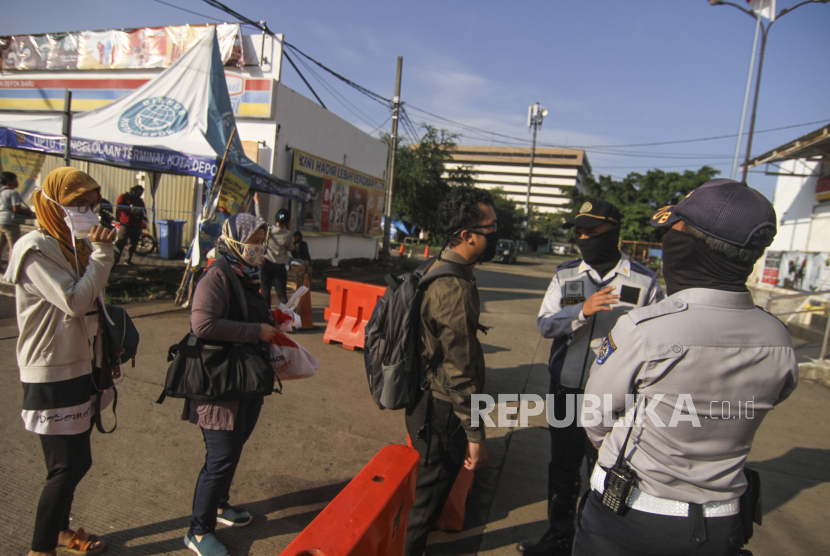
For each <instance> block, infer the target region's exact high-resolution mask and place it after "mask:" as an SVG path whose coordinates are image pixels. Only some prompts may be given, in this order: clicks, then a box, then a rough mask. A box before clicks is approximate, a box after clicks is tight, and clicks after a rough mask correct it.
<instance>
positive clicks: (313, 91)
mask: <svg viewBox="0 0 830 556" xmlns="http://www.w3.org/2000/svg"><path fill="white" fill-rule="evenodd" d="M283 54H284V55H285V59H286V60H288V63H289V64H291V67H292V68H294V71H296V72H297V74H298V75H299V76H300V79H302V80H303V83H305V85H306V87H308V90H309V91H311V93H312V94H313V95H314V98H316V99H317V102H319V103H320V106H322V107H323V108H326V104H325V103H324V102H323V100H322V99H321V98H320V96H319V95H318V94H317V92H316V91H315V90H314V87H312V86H311V84H310V83H309V82H308V81H307V80H306V78H305V76H304V75H303V73H302V72H301V71H300V68H298V67H297V65H296V64H295V63H294V60H292V59H291V56H289V55H288V52H285V51H283ZM326 110H328V108H326Z"/></svg>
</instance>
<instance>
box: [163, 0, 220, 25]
mask: <svg viewBox="0 0 830 556" xmlns="http://www.w3.org/2000/svg"><path fill="white" fill-rule="evenodd" d="M153 1H154V2H158V3H159V4H164V5H165V6H170V7H171V8H176V9H177V10H181V11H183V12H187V13H189V14H193V15H198V16H199V17H205V18H207V19H212V20H213V21H216V22H217V23H225V22H224V21H222V20H221V19H216V18H215V17H210V16H209V15H205V14H200V13H199V12H194V11H192V10H188V9H186V8H182V7H181V6H176V5H175V4H169V3H167V2H162V0H153Z"/></svg>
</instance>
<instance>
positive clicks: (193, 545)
mask: <svg viewBox="0 0 830 556" xmlns="http://www.w3.org/2000/svg"><path fill="white" fill-rule="evenodd" d="M184 545H185V546H186V547H187V548H189V549H190V550H192V551H193V552H195V553H196V554H198V555H199V556H228V549H227V548H225V545H224V544H222V543H221V542H219V539H217V538H216V535H214V534H213V533H208V534H206V535H203V536H202V541H201V542H199V541H197V540H196V535H194V534H193V533H192V532H191V531H188V532H187V534H186V535H185V536H184Z"/></svg>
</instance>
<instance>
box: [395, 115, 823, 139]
mask: <svg viewBox="0 0 830 556" xmlns="http://www.w3.org/2000/svg"><path fill="white" fill-rule="evenodd" d="M409 107H410V108H412V109H413V110H416V111H418V112H422V113H424V114H428V115H430V116H432V117H433V118H437V119H438V120H440V121H444V122H447V123H451V124H454V125H457V126H458V127H461V128H464V129H469V130H472V131H478V132H481V133H484V134H486V135H488V136H498V137H505V138H507V139H513V140H515V141H520V142H522V143H530V139H525V138H523V137H515V136H513V135H505V134H504V133H497V132H495V131H491V130H487V129H482V128H480V127H475V126H471V125H468V124H464V123H461V122H457V121H454V120H451V119H449V118H445V117H443V116H439V115H438V114H433V113H432V112H428V111H427V110H424V109H423V108H418V107H417V106H413V105H411V104H410V105H409ZM829 121H830V120H826V119H825V120H818V121H814V122H807V123H803V124H794V125H788V126H782V127H775V128H770V129H764V130H759V131H756V132H755V133H767V132H771V131H780V130H783V129H792V128H795V127H804V126H808V125H816V124H823V123H826V122H829ZM737 136H738V134H737V133H732V134H729V135H718V136H713V137H702V138H699V139H680V140H675V141H659V142H651V143H632V144H630V145H581V146H573V147H564V148H575V149H585V150H588V149H609V148H616V149H621V148H630V147H647V146H656V145H674V144H678V143H695V142H699V141H713V140H716V139H728V138H731V137H737ZM539 144H540V145H542V144H544V145H547V146H552V147H559V148H563V147H562V145H556V144H551V143H541V142H540V143H539Z"/></svg>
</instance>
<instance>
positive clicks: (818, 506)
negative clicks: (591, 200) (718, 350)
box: [0, 258, 830, 556]
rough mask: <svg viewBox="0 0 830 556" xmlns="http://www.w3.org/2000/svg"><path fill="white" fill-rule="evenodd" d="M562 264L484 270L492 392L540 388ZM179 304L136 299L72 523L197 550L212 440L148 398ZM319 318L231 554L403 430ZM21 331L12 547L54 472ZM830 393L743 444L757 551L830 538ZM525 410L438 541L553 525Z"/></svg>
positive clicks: (184, 315) (9, 360)
mask: <svg viewBox="0 0 830 556" xmlns="http://www.w3.org/2000/svg"><path fill="white" fill-rule="evenodd" d="M553 267H554V263H552V262H550V261H549V260H545V259H533V258H520V260H519V264H517V265H514V266H503V265H493V264H488V265H485V267H484V268H483V269H482V270H480V271H477V272H478V274H479V281H478V284H479V288H480V291H481V298H482V302H483V311H482V322H483V324H485V325H488V326H492V327H493V329H492V330H491V331H490V333H489V334H488V335H487V336H486V337H483V338H482V343H483V344H484V349H485V351H486V358H487V365H488V376H487V388H486V393H488V394H490V395H493V396H497V395H498V394H519V393H537V394H544V393H545V392H546V390H547V372H546V360H547V354H548V351H549V349H550V341H549V340H541V339H540V338H539V334H538V332H537V330H536V326H535V316H536V313H537V311H538V307H539V304H540V302H541V298H542V296H543V294H544V291H545V289H546V288H547V285H548V283H549V280H550V276H551V273H552V271H553ZM312 299H313V305H314V307H315V310H314V317H315V318H314V320H315V323H317V324H319V325H321V326H324V324H325V323H324V321H323V318H322V313H323V307H325V306H326V305H327V303H328V296H327V295H326V294H323V293H317V292H315V293H313V294H312ZM173 309H175V308H174V307H173V306H171V305H170V304H155V305H141V306H132V307H131V308H130V311H131V314H132V315H134V316H136V317H138V318H136V325H137V326H138V329H139V332H140V333H141V352H140V356H139V359H138V361H137V364H136V368H135V369H128V370H127V373H126V379H125V380H124V382H123V383H122V384H121V385H120V386H119V393H120V396H119V405H118V417H119V420H118V430H117V431H116V433H115V434H112V435H109V436H104V435H100V434H98V433H94V434H93V457H94V460H95V464H94V465H93V468H92V470H91V471H90V473H89V475H88V476H87V477H86V478H85V479H84V481H83V482H82V483H81V485H80V487H79V488H78V491H77V495H76V498H75V504H74V511H73V519H74V521H73V524H77V525H81V526H84V527H86V528H87V529H88V530H92V531H94V532H97V533H100V534H103V535H105V537H104V538H105V539H106V540H107V541H108V543H109V545H110V548H109V550H108V551H107V553H108V554H112V555H121V554H125V555H127V554H129V555H141V556H144V555H155V554H179V555H184V554H189V552H188V551H186V549H185V548H184V545H183V543H182V537H183V536H184V533H185V531H186V529H187V526H188V520H189V514H190V505H191V500H192V493H193V487H194V484H195V480H196V476H197V474H198V472H199V469H200V467H201V464H202V461H203V458H204V445H203V442H202V439H201V435H200V434H199V432H198V430H197V429H196V428H195V427H193V426H192V425H190V424H188V423H186V422H183V421H180V420H179V413H180V410H181V402H179V401H176V400H168V401H166V402H165V403H164V404H163V405H157V404H155V403H154V401H155V399H156V398H157V396H158V394H159V392H160V390H161V383H162V381H163V379H164V374H165V370H166V367H167V364H166V362H165V356H166V351H167V347H168V346H169V345H170V344H172V343H175V342H176V341H178V340H179V339H180V338H181V337H182V336H183V335H184V333H185V332H186V331H187V329H188V312H187V311H184V310H178V311H176V310H173ZM159 311H167V312H165V313H161V314H159V313H158V312H159ZM141 315H145V316H141ZM322 334H323V331H322V328H321V329H319V330H317V331H314V332H310V333H302V334H297V335H296V336H295V338H296V339H298V340H299V341H300V342H301V343H303V344H304V345H305V346H306V347H307V348H308V349H309V351H311V353H312V354H314V355H315V356H316V357H317V358H318V359H319V360H320V361H321V363H322V365H323V366H322V368H321V369H320V371H319V374H318V376H316V377H314V378H312V379H309V380H304V381H297V382H292V383H288V384H286V386H285V393H284V394H283V395H282V396H277V395H274V396H272V397H270V398H269V399H267V400H266V403H265V407H264V410H263V413H262V417H261V418H260V421H259V423H258V425H257V429H256V431H255V432H254V434H253V436H252V437H251V439H250V441H249V443H248V445H247V446H246V448H245V451H244V453H243V455H242V461H241V463H240V466H239V470H238V472H237V475H236V480H235V482H234V486H233V489H232V502H233V503H237V504H243V505H245V506H246V507H247V508H249V509H250V510H251V511H252V512H253V513H254V515H255V521H254V522H253V523H252V524H251V525H250V526H249V527H246V528H244V529H230V528H227V529H220V530H219V533H218V535H219V537H220V538H221V539H222V540H223V542H225V543H226V544H227V545H228V546H229V547H230V549H231V552H232V554H234V555H235V556H242V555H246V554H251V555H265V554H268V555H275V554H278V553H279V552H280V551H281V550H282V549H283V548H284V547H285V546H287V545H288V543H289V542H291V540H292V539H293V538H294V537H295V536H296V534H297V533H298V532H299V531H300V530H302V529H303V528H304V527H305V526H306V525H307V524H308V523H309V522H310V521H311V520H312V519H313V518H314V516H315V515H316V514H317V513H318V512H319V511H320V510H321V509H322V508H323V507H324V506H325V504H326V503H327V502H328V501H330V500H331V499H332V498H333V497H334V496H335V495H336V494H337V493H338V492H339V491H340V489H342V488H343V486H345V484H346V483H347V482H348V481H349V480H350V479H351V477H353V476H354V475H355V474H356V473H357V472H358V471H359V470H360V469H361V468H362V467H363V466H364V465H365V464H366V462H368V461H369V459H371V457H372V456H373V455H374V454H375V453H376V452H377V451H378V450H379V449H380V448H381V447H383V446H385V445H387V444H389V443H401V442H404V441H405V432H404V426H403V415H402V414H401V412H391V411H379V410H378V409H377V408H376V407H375V406H374V405H373V403H372V401H371V398H370V396H369V394H368V391H367V386H366V382H365V380H366V379H365V373H364V371H363V367H362V354H361V353H359V352H350V351H347V350H344V349H342V348H341V347H339V346H334V345H327V344H324V343H323V342H322ZM14 335H15V325H14V321H13V320H11V319H2V318H0V361H3V362H4V363H3V367H2V369H3V370H4V371H5V372H2V373H0V419H2V421H3V423H4V433H5V434H3V435H1V436H0V466H2V469H3V470H4V477H3V482H2V484H3V486H4V488H3V490H4V493H5V496H4V500H3V504H2V505H0V538H2V539H3V548H2V549H0V553H2V554H3V555H5V554H9V555H16V554H19V555H23V554H25V553H26V550H27V548H28V544H29V539H30V535H31V532H32V525H33V520H34V511H35V507H36V504H37V497H38V495H39V493H40V488H41V486H42V484H43V480H44V476H45V468H44V464H43V460H42V455H41V451H40V445H39V442H38V440H37V437H36V436H34V435H32V434H29V433H26V432H25V431H24V430H23V427H22V425H21V422H20V417H19V407H20V392H21V391H20V386H19V383H18V381H17V369H16V366H15V364H14V338H13V336H14ZM3 338H5V339H3ZM828 402H830V389H827V388H825V387H823V386H818V385H815V384H812V383H806V382H805V383H803V384H802V385H801V386H800V387H799V389H798V390H797V391H796V393H795V395H794V396H793V399H792V400H790V401H789V402H787V403H786V404H783V405H782V406H781V407H780V408H778V409H776V411H774V412H772V414H771V416H770V417H769V418H768V419H767V421H768V422H765V423H764V426H763V427H762V428H761V431H760V433H759V435H758V438H757V439H756V443H755V446H754V448H753V452H752V454H751V456H750V459H751V460H752V461H753V463H754V464H755V466H756V467H757V468H759V469H760V471H761V473H762V477H763V480H764V486H765V489H766V498H765V503H766V506H765V513H766V515H765V525H764V527H762V528H760V529H759V530H758V531H757V533H756V537H755V539H754V540H753V541H752V543H751V546H750V548H752V550H753V551H754V552H755V554H756V556H772V555H775V556H781V555H799V554H804V555H807V554H810V555H812V554H827V553H830V532H828V529H827V527H826V526H825V525H824V516H826V515H828V513H830V502H828V500H830V487H828V482H830V435H828V434H827V432H826V429H827V415H828V411H827V407H828ZM511 405H515V404H511ZM529 424H530V425H531V426H529V427H527V428H510V427H499V428H497V429H494V430H490V431H488V450H489V452H490V460H489V462H488V464H487V466H486V467H485V468H484V469H482V470H481V471H479V472H478V473H477V474H476V482H475V487H474V490H473V495H472V498H471V500H470V502H469V503H468V512H467V519H466V523H465V530H464V531H462V532H460V533H444V532H436V533H433V535H432V536H431V538H430V543H431V546H430V553H432V554H487V555H501V554H505V555H507V554H510V555H513V554H516V552H515V550H514V548H513V546H514V545H515V543H516V542H518V541H519V540H521V539H523V538H526V537H529V536H533V535H538V534H541V533H542V532H543V531H544V529H545V522H544V516H545V501H544V496H545V494H544V493H545V482H544V481H545V476H546V465H547V458H548V449H549V448H548V444H549V443H548V436H547V432H546V430H545V429H544V426H543V425H544V423H543V422H541V421H540V420H539V417H531V418H530V421H529Z"/></svg>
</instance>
